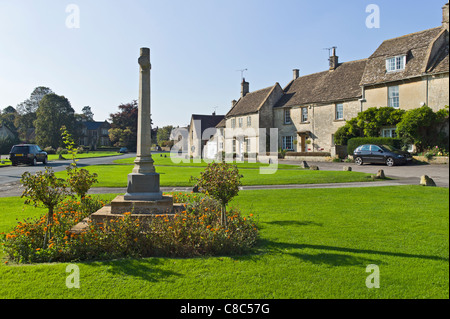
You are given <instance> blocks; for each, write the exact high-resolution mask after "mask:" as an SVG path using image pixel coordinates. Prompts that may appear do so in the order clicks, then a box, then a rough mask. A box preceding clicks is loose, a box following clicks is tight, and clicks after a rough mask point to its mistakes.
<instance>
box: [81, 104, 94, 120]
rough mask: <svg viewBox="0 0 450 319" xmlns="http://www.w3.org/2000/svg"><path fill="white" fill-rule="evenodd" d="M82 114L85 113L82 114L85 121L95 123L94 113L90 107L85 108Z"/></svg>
mask: <svg viewBox="0 0 450 319" xmlns="http://www.w3.org/2000/svg"><path fill="white" fill-rule="evenodd" d="M81 112H82V113H83V114H82V117H83V120H85V121H90V122H92V121H94V113H93V112H92V109H91V107H90V106H85V107H83V109H82V110H81Z"/></svg>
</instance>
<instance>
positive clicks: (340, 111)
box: [336, 104, 344, 120]
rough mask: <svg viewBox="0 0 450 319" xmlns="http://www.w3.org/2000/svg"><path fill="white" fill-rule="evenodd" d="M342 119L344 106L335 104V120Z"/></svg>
mask: <svg viewBox="0 0 450 319" xmlns="http://www.w3.org/2000/svg"><path fill="white" fill-rule="evenodd" d="M343 119H344V104H336V120H343Z"/></svg>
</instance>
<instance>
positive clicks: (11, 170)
mask: <svg viewBox="0 0 450 319" xmlns="http://www.w3.org/2000/svg"><path fill="white" fill-rule="evenodd" d="M134 156H136V154H135V153H129V154H124V155H118V156H110V157H94V158H86V159H80V160H79V161H78V162H77V166H78V167H84V166H89V165H101V164H112V163H113V161H114V160H118V159H122V158H129V157H134ZM70 163H72V160H62V161H51V162H48V164H47V166H49V167H51V168H52V169H53V171H54V172H58V171H63V170H65V169H66V167H67V166H68V165H70ZM44 169H45V167H44V165H43V164H42V163H38V165H36V166H28V165H18V166H6V167H0V197H6V196H19V195H20V194H21V193H22V192H21V190H20V188H19V187H20V178H21V176H22V174H23V173H24V172H26V171H28V172H30V173H32V174H34V173H36V172H38V171H42V170H44Z"/></svg>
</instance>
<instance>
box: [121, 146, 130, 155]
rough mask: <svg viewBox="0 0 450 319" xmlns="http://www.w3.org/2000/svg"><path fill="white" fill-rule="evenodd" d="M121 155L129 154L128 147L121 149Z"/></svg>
mask: <svg viewBox="0 0 450 319" xmlns="http://www.w3.org/2000/svg"><path fill="white" fill-rule="evenodd" d="M119 153H122V154H126V153H128V148H126V147H122V148H120V150H119Z"/></svg>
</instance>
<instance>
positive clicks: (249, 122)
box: [247, 116, 252, 127]
mask: <svg viewBox="0 0 450 319" xmlns="http://www.w3.org/2000/svg"><path fill="white" fill-rule="evenodd" d="M250 126H252V117H251V116H247V127H250Z"/></svg>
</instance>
